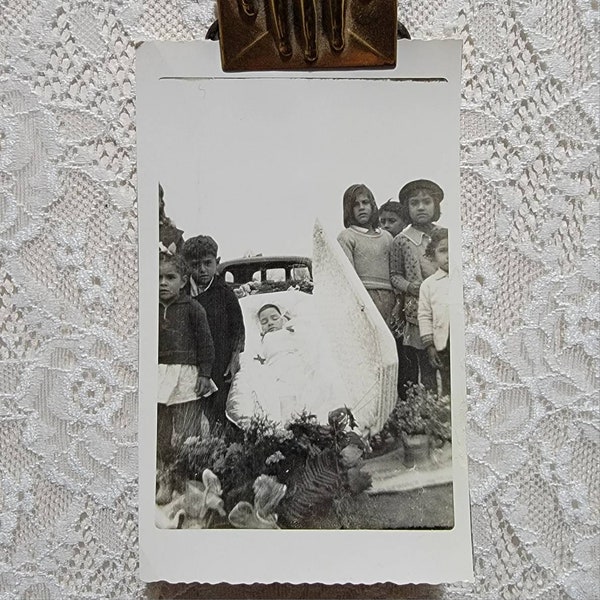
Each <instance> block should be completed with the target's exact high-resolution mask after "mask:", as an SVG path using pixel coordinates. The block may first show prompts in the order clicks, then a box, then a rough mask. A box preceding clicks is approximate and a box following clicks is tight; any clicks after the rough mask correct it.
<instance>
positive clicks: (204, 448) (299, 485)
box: [174, 409, 371, 527]
mask: <svg viewBox="0 0 600 600" xmlns="http://www.w3.org/2000/svg"><path fill="white" fill-rule="evenodd" d="M345 410H346V409H340V411H342V412H343V411H345ZM351 421H352V419H351V415H349V414H348V415H346V416H345V417H344V415H342V413H341V412H340V414H337V411H336V415H334V418H333V417H332V418H331V419H330V425H321V424H319V423H318V422H317V420H316V419H315V418H314V417H313V416H312V415H309V414H306V413H304V414H302V415H300V416H299V417H298V418H297V419H295V420H294V421H292V422H291V423H289V424H288V425H287V427H286V428H285V429H283V428H281V427H280V426H278V425H277V424H275V423H273V422H271V421H269V420H268V419H267V418H266V417H264V416H254V417H253V418H252V419H251V421H250V423H249V425H248V426H247V427H246V428H245V429H244V430H239V429H236V428H233V427H230V428H228V429H225V431H222V432H214V433H212V434H210V435H208V436H206V437H203V438H196V437H195V438H188V440H186V441H185V443H184V444H183V446H182V447H181V450H180V452H179V455H178V457H177V460H176V465H175V469H174V470H175V472H176V473H177V477H178V479H179V486H180V487H181V486H183V485H184V482H185V481H187V480H189V479H199V478H200V476H201V474H202V473H203V472H204V470H205V469H210V470H211V471H212V472H213V473H215V474H216V475H217V476H218V478H219V480H220V482H221V485H222V488H223V500H224V503H225V509H226V510H227V511H228V512H229V511H231V510H232V509H233V508H234V507H235V506H237V505H238V504H240V503H242V507H246V508H247V506H246V505H247V504H249V505H250V506H252V503H253V500H254V501H255V491H256V490H253V484H254V482H255V481H256V480H257V478H259V477H260V476H268V477H270V478H272V479H273V481H276V482H281V484H282V486H287V490H288V491H287V493H286V494H285V498H284V500H283V502H282V507H281V511H279V512H280V514H281V516H282V521H283V523H284V525H288V526H292V527H296V526H299V524H300V523H306V522H307V520H308V519H309V517H310V515H311V514H315V511H317V512H318V511H321V512H327V511H328V510H330V509H331V507H332V506H333V505H335V503H334V502H333V501H334V500H337V499H339V498H341V497H343V495H344V494H350V495H351V494H358V493H361V492H362V491H364V489H366V488H367V487H368V486H369V485H370V483H371V482H370V478H369V476H368V475H366V474H365V473H362V472H361V471H360V466H361V463H362V458H361V457H362V455H363V452H364V450H365V444H364V442H363V441H362V440H361V438H360V437H359V436H358V435H356V434H355V433H353V432H351V431H346V430H345V429H346V426H347V425H348V424H349V423H351ZM244 503H246V504H244Z"/></svg>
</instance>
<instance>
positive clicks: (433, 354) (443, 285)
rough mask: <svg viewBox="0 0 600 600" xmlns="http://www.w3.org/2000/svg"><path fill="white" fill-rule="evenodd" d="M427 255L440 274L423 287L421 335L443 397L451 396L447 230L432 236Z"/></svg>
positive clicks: (427, 281) (428, 279)
mask: <svg viewBox="0 0 600 600" xmlns="http://www.w3.org/2000/svg"><path fill="white" fill-rule="evenodd" d="M425 256H427V257H428V258H429V259H431V260H432V261H433V262H434V263H435V264H436V265H437V268H438V269H437V271H436V272H435V273H434V274H433V275H430V276H429V277H428V278H427V279H426V280H425V281H424V282H423V283H422V284H421V290H420V293H419V312H418V317H419V332H420V334H421V341H422V342H423V345H424V346H425V350H426V351H427V356H428V357H429V362H430V363H431V366H432V367H433V368H434V369H437V370H439V371H440V375H441V381H442V396H448V395H449V394H450V314H449V312H448V292H449V288H448V285H449V279H448V230H447V229H438V230H437V231H434V232H433V233H432V234H431V241H430V242H429V245H428V246H427V250H426V251H425Z"/></svg>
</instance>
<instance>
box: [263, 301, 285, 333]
mask: <svg viewBox="0 0 600 600" xmlns="http://www.w3.org/2000/svg"><path fill="white" fill-rule="evenodd" d="M258 320H259V321H260V330H261V331H262V333H263V334H265V333H269V332H270V331H278V330H279V329H283V317H282V316H281V313H280V312H279V311H278V310H277V309H276V308H272V307H269V308H265V309H264V310H262V311H261V312H260V315H258Z"/></svg>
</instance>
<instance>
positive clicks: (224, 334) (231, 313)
mask: <svg viewBox="0 0 600 600" xmlns="http://www.w3.org/2000/svg"><path fill="white" fill-rule="evenodd" d="M194 299H195V300H197V301H198V302H199V303H200V304H201V305H202V306H203V307H204V310H206V317H207V319H208V325H209V326H210V331H211V333H212V338H213V342H214V345H215V362H214V365H213V371H212V378H213V380H214V381H215V383H216V384H217V386H218V385H219V382H221V383H222V382H223V379H224V374H225V370H226V369H227V366H228V365H229V362H230V361H231V357H232V355H233V352H234V350H235V349H236V348H237V349H239V350H240V351H242V350H243V349H244V340H245V329H244V319H243V317H242V309H241V308H240V303H239V302H238V299H237V297H236V295H235V294H234V293H233V290H231V289H230V288H229V287H227V285H226V283H225V282H224V281H223V280H222V279H221V278H220V277H215V278H214V279H213V281H212V283H211V285H210V287H209V288H208V289H207V290H206V291H205V292H201V293H200V294H198V295H197V296H194Z"/></svg>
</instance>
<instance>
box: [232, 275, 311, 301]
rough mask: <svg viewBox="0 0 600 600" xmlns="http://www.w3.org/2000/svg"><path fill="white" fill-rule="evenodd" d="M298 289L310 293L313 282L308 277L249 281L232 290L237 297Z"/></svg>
mask: <svg viewBox="0 0 600 600" xmlns="http://www.w3.org/2000/svg"><path fill="white" fill-rule="evenodd" d="M290 289H293V290H298V291H300V292H304V293H305V294H312V293H313V289H314V283H313V282H312V281H310V280H309V279H301V280H296V279H288V280H286V281H274V280H270V279H269V280H267V281H250V282H248V283H244V284H242V285H240V286H239V287H237V288H235V289H234V290H233V291H234V292H235V295H236V296H237V297H238V298H243V297H244V296H253V295H254V294H268V293H270V292H284V291H287V290H290Z"/></svg>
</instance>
